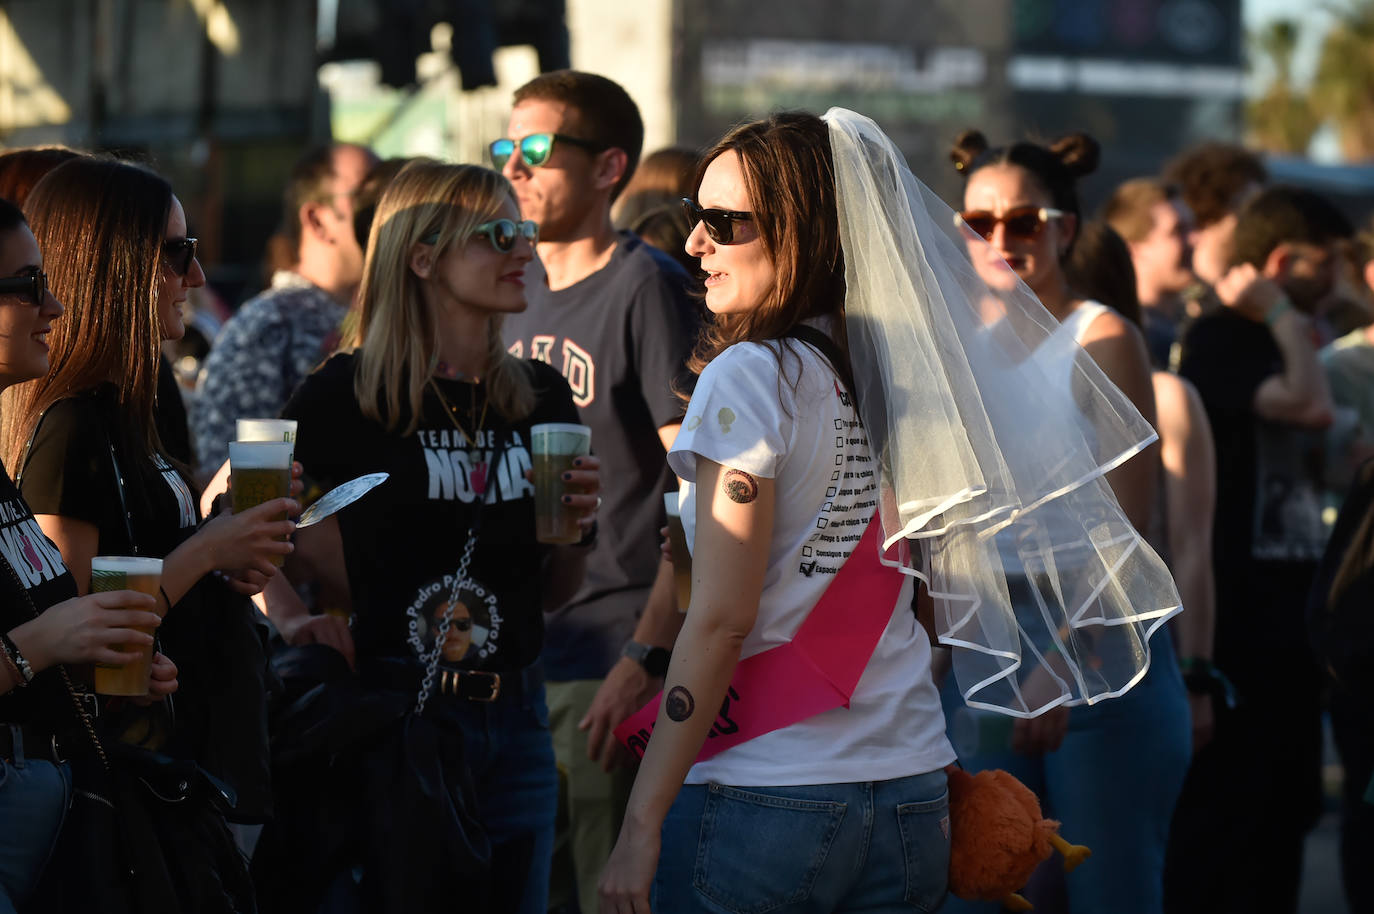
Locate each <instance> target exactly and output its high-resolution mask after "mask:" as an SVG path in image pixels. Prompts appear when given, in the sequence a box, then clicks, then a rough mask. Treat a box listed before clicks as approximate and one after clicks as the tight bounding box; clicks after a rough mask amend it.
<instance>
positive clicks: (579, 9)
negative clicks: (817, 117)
mask: <svg viewBox="0 0 1374 914" xmlns="http://www.w3.org/2000/svg"><path fill="white" fill-rule="evenodd" d="M1240 3H1241V0H1112V2H1110V3H1107V2H1087V0H843V2H840V0H638V2H635V3H626V2H625V0H501V2H496V0H405V2H393V0H0V144H3V145H5V146H13V145H26V144H31V143H38V142H64V143H69V144H73V145H79V146H84V147H88V148H97V149H110V148H113V149H119V150H122V151H131V152H133V153H135V154H138V155H143V156H146V157H148V158H149V159H150V160H151V161H152V162H153V163H154V164H155V165H156V167H158V168H159V169H160V170H162V171H164V172H165V173H167V174H168V175H169V176H170V177H171V178H172V180H173V182H174V184H175V186H176V187H177V190H178V193H179V194H180V195H181V197H182V199H183V202H184V203H185V204H186V206H187V209H188V212H189V213H190V214H191V217H192V220H193V222H194V223H195V227H196V230H197V231H198V232H199V233H200V235H201V237H202V239H204V244H205V250H206V254H207V261H209V262H211V263H214V264H218V267H217V268H216V270H215V271H213V272H212V279H217V280H219V281H221V282H224V283H227V284H228V285H229V286H231V287H233V286H235V285H236V284H237V285H238V286H241V287H242V288H243V291H244V292H247V291H251V290H252V289H251V287H252V286H253V285H254V279H255V272H256V268H257V264H258V261H259V258H260V257H261V252H262V246H263V244H264V242H265V240H266V238H267V236H268V234H270V232H271V230H272V229H273V228H274V227H275V224H276V221H277V219H278V216H279V212H278V199H279V190H280V186H281V182H282V179H283V177H284V175H285V173H286V170H287V168H288V167H289V164H290V162H291V160H292V159H293V158H294V157H295V156H296V155H297V154H298V153H299V151H300V150H301V149H302V148H303V147H304V146H305V145H306V144H308V143H309V142H311V141H316V140H321V139H324V138H326V137H328V136H330V135H331V134H332V135H333V136H334V137H336V138H339V139H347V140H354V141H360V142H365V143H368V144H369V145H372V146H374V147H375V148H377V149H378V151H379V152H380V153H381V154H383V155H421V154H423V155H433V156H438V157H443V158H449V159H453V160H457V161H482V160H483V159H484V156H485V147H486V144H487V142H489V141H490V140H491V139H493V138H495V137H497V136H500V135H502V133H503V132H504V129H505V123H506V119H507V116H508V114H509V108H510V97H511V92H512V91H513V90H514V89H515V87H517V86H518V85H520V84H521V83H522V82H524V81H525V80H527V79H529V78H530V77H531V76H533V75H534V74H535V73H537V72H539V70H540V68H541V67H547V66H550V65H552V64H555V63H557V62H558V61H559V59H560V53H561V54H562V59H563V60H565V61H570V62H571V64H572V65H573V66H575V67H577V68H580V69H586V70H592V71H595V72H600V73H604V74H605V75H607V76H609V77H611V78H613V79H615V80H616V81H618V82H620V83H621V84H622V85H624V86H625V87H626V88H627V89H628V90H629V91H630V93H631V95H632V96H633V97H634V98H635V100H636V101H637V102H638V104H639V106H640V108H641V110H642V112H643V114H644V119H645V126H646V142H645V148H646V151H650V150H652V149H655V148H658V147H661V146H664V145H667V144H670V143H681V144H685V145H689V146H705V145H708V144H709V143H710V142H711V141H713V140H714V139H715V138H717V137H718V136H720V134H721V133H723V132H724V131H725V130H726V129H728V128H729V127H730V126H731V125H732V124H734V123H737V122H739V121H741V120H745V119H748V118H752V117H756V116H759V115H761V114H765V113H767V112H768V111H769V110H772V109H775V108H805V109H809V110H813V111H817V112H821V111H824V110H825V109H826V108H828V107H830V106H831V105H842V106H845V107H849V108H853V109H855V110H857V111H860V112H863V113H865V114H868V115H870V116H872V117H874V118H875V119H876V120H877V121H878V122H879V123H880V124H882V126H883V127H884V128H885V129H886V130H887V131H888V132H889V133H890V134H891V135H892V136H893V137H894V139H895V140H896V141H897V142H898V144H899V145H900V146H901V147H902V148H903V150H904V151H905V152H906V153H907V155H908V158H909V159H910V161H911V164H912V166H913V168H914V169H915V171H916V172H917V173H918V174H919V175H921V177H922V178H923V179H925V180H926V181H927V183H929V184H930V185H931V186H932V187H933V188H935V189H936V190H937V191H938V192H939V193H941V194H942V195H943V196H945V198H946V199H948V200H951V201H953V200H954V198H955V196H956V195H957V193H958V184H957V178H956V175H955V174H954V172H953V170H952V169H951V168H950V167H949V164H948V159H947V157H946V150H947V149H948V146H949V143H950V141H951V140H952V138H953V137H954V135H955V134H956V133H958V132H959V131H960V130H961V129H963V128H965V127H970V126H977V127H979V128H981V129H982V130H983V131H984V132H985V133H986V134H987V135H988V137H989V138H990V139H991V140H993V141H994V142H1000V141H1003V140H1005V139H1008V138H1012V137H1016V136H1021V135H1025V134H1027V133H1034V134H1038V135H1041V136H1044V137H1047V138H1048V137H1053V136H1055V135H1058V134H1060V133H1063V132H1065V131H1068V130H1071V129H1086V130H1088V131H1089V132H1091V133H1092V134H1093V135H1094V136H1096V137H1097V138H1098V139H1099V140H1100V141H1102V143H1103V144H1104V163H1105V167H1104V169H1103V173H1102V174H1101V175H1100V176H1099V177H1098V178H1096V179H1095V180H1094V181H1091V182H1089V184H1088V187H1087V196H1088V198H1089V202H1090V203H1091V201H1092V200H1093V199H1094V197H1100V195H1101V194H1102V193H1105V191H1106V189H1108V188H1110V187H1111V186H1112V185H1113V184H1114V183H1115V182H1116V181H1118V180H1121V179H1123V178H1125V177H1130V176H1132V175H1136V174H1144V173H1149V172H1152V171H1155V170H1157V168H1158V167H1159V165H1160V164H1161V163H1162V162H1163V161H1164V159H1166V158H1167V157H1168V156H1169V155H1171V154H1173V153H1174V152H1176V151H1177V150H1178V149H1180V148H1183V147H1184V146H1186V145H1189V144H1190V143H1192V142H1196V141H1198V140H1200V139H1204V138H1216V139H1228V140H1233V139H1236V138H1238V137H1239V136H1240V133H1241V123H1240V121H1241V100H1242V82H1243V80H1242V45H1243V40H1242V37H1243V36H1242V27H1241V15H1240V13H1241V10H1240ZM560 30H561V31H560ZM383 32H385V34H383ZM560 35H562V38H561V39H560ZM397 36H400V37H399V38H398V37H397ZM560 40H562V41H563V42H564V44H563V45H562V46H560V44H559V42H560ZM511 42H515V43H514V44H511ZM520 42H526V43H520ZM474 49H475V50H474ZM536 49H537V50H536ZM412 56H413V57H414V58H415V66H414V72H413V74H412V73H411V72H410V70H409V68H408V67H407V65H406V61H407V59H408V58H410V57H412ZM359 58H363V59H362V60H361V61H359V60H358V59H359ZM322 64H323V66H322ZM237 291H238V290H237V289H233V290H232V291H230V292H229V294H230V297H231V298H238V297H241V296H240V295H238V294H235V293H236V292H237Z"/></svg>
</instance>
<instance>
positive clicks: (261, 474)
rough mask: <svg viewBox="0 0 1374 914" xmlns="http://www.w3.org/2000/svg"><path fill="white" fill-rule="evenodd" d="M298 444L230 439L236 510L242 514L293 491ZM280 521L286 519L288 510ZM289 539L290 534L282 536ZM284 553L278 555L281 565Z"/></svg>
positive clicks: (231, 488) (275, 560) (231, 489)
mask: <svg viewBox="0 0 1374 914" xmlns="http://www.w3.org/2000/svg"><path fill="white" fill-rule="evenodd" d="M295 448H296V446H295V445H294V444H290V443H287V442H283V441H231V442H229V492H230V495H231V497H232V501H233V505H234V513H235V514H241V513H243V512H244V511H247V510H249V509H250V508H256V507H257V506H258V505H260V504H262V503H263V502H265V501H271V500H272V499H274V498H284V497H286V496H287V495H290V494H291V452H292V451H293V450H295ZM275 519H276V520H286V514H285V512H283V513H282V515H281V517H279V518H275ZM279 539H281V540H282V541H283V542H285V540H286V537H284V536H283V537H279ZM284 560H285V557H284V556H280V555H279V556H274V557H273V559H272V564H274V565H280V564H282V562H283V561H284Z"/></svg>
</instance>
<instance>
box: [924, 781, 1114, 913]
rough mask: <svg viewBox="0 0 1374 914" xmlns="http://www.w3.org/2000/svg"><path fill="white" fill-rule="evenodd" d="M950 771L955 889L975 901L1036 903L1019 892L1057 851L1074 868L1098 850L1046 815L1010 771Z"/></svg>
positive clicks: (1023, 906)
mask: <svg viewBox="0 0 1374 914" xmlns="http://www.w3.org/2000/svg"><path fill="white" fill-rule="evenodd" d="M946 770H947V772H948V775H949V818H950V848H949V890H950V892H952V893H953V894H955V895H958V896H959V897H960V898H966V899H969V900H970V901H975V900H976V901H1001V902H1002V905H1003V907H1005V908H1008V909H1010V910H1012V911H1029V910H1030V909H1031V904H1030V902H1028V901H1027V900H1026V899H1025V898H1022V897H1021V896H1020V895H1018V894H1016V892H1017V890H1018V889H1020V888H1022V887H1023V886H1025V884H1026V881H1027V880H1028V879H1030V875H1031V873H1032V872H1033V871H1034V870H1035V868H1036V867H1037V866H1039V865H1040V862H1041V861H1042V860H1045V859H1046V858H1048V857H1049V856H1050V853H1051V852H1052V851H1056V850H1057V851H1059V853H1060V854H1062V855H1063V857H1064V870H1065V871H1066V872H1068V871H1070V870H1072V869H1073V868H1074V867H1076V866H1078V864H1080V863H1082V862H1083V861H1084V860H1086V859H1087V858H1088V856H1089V855H1090V854H1091V853H1092V851H1090V850H1088V849H1087V848H1086V847H1083V846H1082V845H1077V844H1069V842H1067V841H1065V840H1064V839H1063V838H1061V837H1059V823H1058V822H1055V821H1054V820H1053V819H1046V818H1043V817H1042V816H1041V815H1040V801H1039V800H1037V799H1036V798H1035V794H1034V793H1032V792H1031V790H1030V789H1029V788H1028V787H1026V785H1025V784H1022V783H1021V782H1020V781H1018V780H1017V779H1016V778H1014V777H1012V776H1011V775H1010V774H1007V772H1005V771H1000V770H993V771H980V772H978V773H977V774H969V773H968V772H967V771H965V770H964V769H962V768H958V767H950V768H948V769H946Z"/></svg>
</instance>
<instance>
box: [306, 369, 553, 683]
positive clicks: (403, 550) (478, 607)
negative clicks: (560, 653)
mask: <svg viewBox="0 0 1374 914" xmlns="http://www.w3.org/2000/svg"><path fill="white" fill-rule="evenodd" d="M356 364H357V360H356V358H355V356H354V355H353V354H351V353H347V354H341V355H336V356H334V357H333V358H331V359H330V360H329V361H328V362H327V363H325V365H324V366H322V367H321V368H320V369H319V370H317V371H316V372H315V373H314V374H312V375H310V376H309V377H308V378H306V379H305V381H303V382H302V383H301V386H300V387H299V388H297V390H296V393H295V394H294V395H293V396H292V398H291V400H290V402H288V403H287V405H286V407H285V408H284V409H283V411H282V416H283V417H285V418H288V419H296V420H297V421H298V422H299V423H300V425H299V428H298V431H297V437H296V459H297V460H299V461H300V462H301V465H302V466H303V467H304V468H305V471H306V472H307V473H308V474H310V476H311V477H312V478H314V479H317V480H319V482H320V483H321V485H322V486H323V487H324V488H325V489H326V490H327V489H332V488H334V487H336V486H338V485H340V484H341V483H344V482H347V481H348V480H350V479H354V478H356V477H358V476H362V475H364V474H367V473H377V472H385V473H389V474H390V478H389V479H388V480H387V481H386V482H385V483H383V484H382V485H380V486H378V487H377V488H376V489H374V490H372V491H371V492H369V493H368V494H367V495H365V496H364V497H362V498H361V499H359V500H358V501H356V502H354V503H353V504H351V505H349V506H347V507H346V508H344V509H342V510H341V511H340V512H339V514H338V515H337V516H338V519H339V529H340V532H341V534H342V537H343V551H344V560H345V565H346V568H347V574H348V583H349V587H350V590H351V593H352V602H353V609H354V613H355V615H356V618H355V621H354V628H353V634H354V640H355V642H356V644H357V650H358V656H359V658H360V665H365V664H366V662H367V660H368V659H369V658H373V657H406V658H410V659H412V660H418V659H420V658H421V657H422V656H423V655H424V654H425V653H427V652H428V651H429V650H430V649H431V648H432V646H433V643H434V633H435V631H436V621H435V620H436V619H441V618H442V615H443V613H444V611H446V609H447V607H448V605H449V599H450V595H451V593H452V586H453V582H454V576H455V573H456V572H457V570H458V567H459V563H460V560H461V557H462V554H463V548H464V545H465V543H466V541H467V538H468V531H469V530H470V528H471V524H472V521H473V517H474V513H475V507H476V505H477V498H478V496H477V494H476V493H477V491H478V490H480V489H485V491H486V498H487V501H486V503H485V505H484V506H483V508H482V517H481V528H480V531H479V534H478V540H477V545H476V547H475V550H474V552H473V557H472V562H471V564H470V566H469V568H468V578H469V584H468V585H466V586H463V587H462V588H461V589H460V592H459V594H458V604H459V605H458V607H457V608H456V610H455V611H454V612H453V613H451V614H450V616H451V619H452V622H451V625H450V629H449V632H448V636H447V638H446V641H445V648H444V651H443V660H442V661H441V668H443V667H448V668H456V669H484V670H495V671H510V670H518V669H520V668H522V667H525V666H528V665H529V664H531V663H533V662H534V661H535V660H536V659H537V657H538V655H539V650H540V647H541V645H542V642H543V632H544V624H543V623H544V620H543V612H542V603H541V588H542V585H543V578H544V575H543V571H544V567H545V564H546V561H547V559H548V556H549V552H550V549H551V548H552V547H550V546H547V545H543V544H540V543H538V542H536V541H535V538H534V486H533V484H532V483H530V482H529V481H528V480H527V479H526V478H525V475H524V472H525V470H526V469H529V468H530V466H531V459H530V451H529V443H530V436H529V430H530V427H531V426H533V425H536V424H538V423H541V422H578V421H579V419H578V414H577V409H576V408H575V407H574V406H573V402H572V395H571V393H570V392H569V390H568V385H567V383H566V382H564V380H563V378H562V377H561V376H560V375H559V374H558V373H557V372H556V371H554V370H552V369H551V368H549V367H548V366H546V365H543V364H542V363H537V362H536V363H533V366H534V372H535V381H534V383H535V389H536V391H537V392H538V402H537V404H536V406H535V408H534V411H533V412H532V413H531V414H530V415H528V416H526V417H524V418H523V419H520V420H517V421H515V422H506V421H505V420H503V419H501V418H500V417H499V416H498V415H497V414H496V412H495V410H494V409H486V410H484V409H483V406H484V402H485V401H484V397H485V391H484V387H483V385H481V384H478V385H476V386H474V385H471V384H469V383H465V382H462V381H450V380H443V379H435V382H434V383H435V384H437V385H438V386H439V389H440V390H441V391H442V392H443V397H444V399H445V400H446V401H447V403H448V404H449V405H450V406H452V407H454V408H457V409H459V410H460V412H461V414H462V416H463V417H464V420H465V425H466V419H467V412H466V409H467V407H469V406H474V405H475V409H474V410H473V413H474V415H476V416H479V417H480V416H481V415H482V414H483V412H484V411H485V413H486V421H485V423H481V422H479V423H475V424H481V425H483V429H482V431H481V432H480V433H479V435H480V438H479V440H478V441H477V444H478V445H480V447H478V448H477V449H474V448H473V447H472V446H471V444H470V443H469V441H468V440H467V438H465V437H464V435H463V433H462V432H460V431H459V430H458V428H456V427H455V425H454V424H453V422H451V421H450V419H449V416H448V410H447V409H446V407H445V405H444V403H443V402H441V401H440V399H439V397H438V396H436V395H435V393H434V390H433V387H432V385H427V386H426V388H425V396H424V401H423V403H422V412H421V418H420V422H419V425H418V428H417V429H416V430H415V431H414V432H412V433H410V434H408V435H405V434H402V431H401V430H402V429H404V426H405V424H406V423H405V422H404V420H403V421H402V422H401V423H400V425H399V428H398V430H397V431H395V432H391V431H387V429H386V428H384V427H383V425H382V424H381V423H379V422H377V421H375V420H373V419H369V418H367V417H366V416H364V415H363V414H362V411H361V409H360V408H359V406H358V402H357V399H356V397H355V396H354V390H353V378H354V372H355V368H356ZM468 431H469V432H471V428H468ZM500 442H503V443H504V447H503V448H498V443H500ZM497 450H501V455H500V458H499V460H498V461H497V462H496V465H495V466H491V465H490V463H491V459H492V456H493V455H494V453H495V452H496V451H497Z"/></svg>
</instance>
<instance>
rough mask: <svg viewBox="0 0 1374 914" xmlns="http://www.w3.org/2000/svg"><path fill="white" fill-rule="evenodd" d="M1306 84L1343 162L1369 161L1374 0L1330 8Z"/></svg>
mask: <svg viewBox="0 0 1374 914" xmlns="http://www.w3.org/2000/svg"><path fill="white" fill-rule="evenodd" d="M1331 12H1332V13H1333V14H1334V16H1335V17H1336V21H1335V23H1334V24H1333V25H1332V27H1331V30H1330V31H1329V32H1328V33H1327V35H1326V38H1325V39H1324V40H1323V41H1322V46H1321V54H1320V56H1319V58H1318V61H1317V72H1316V75H1315V76H1314V77H1313V80H1312V88H1311V93H1310V95H1311V99H1312V107H1313V108H1314V109H1315V110H1316V112H1317V114H1318V115H1319V116H1320V117H1321V118H1322V119H1323V120H1325V121H1327V122H1329V123H1330V124H1331V125H1332V126H1333V127H1334V128H1335V130H1336V132H1337V135H1338V136H1339V137H1340V144H1341V152H1342V153H1343V154H1344V156H1345V158H1346V160H1348V161H1368V160H1370V159H1374V0H1350V2H1348V3H1347V4H1346V6H1344V7H1343V8H1341V7H1337V8H1333V9H1332V10H1331Z"/></svg>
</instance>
